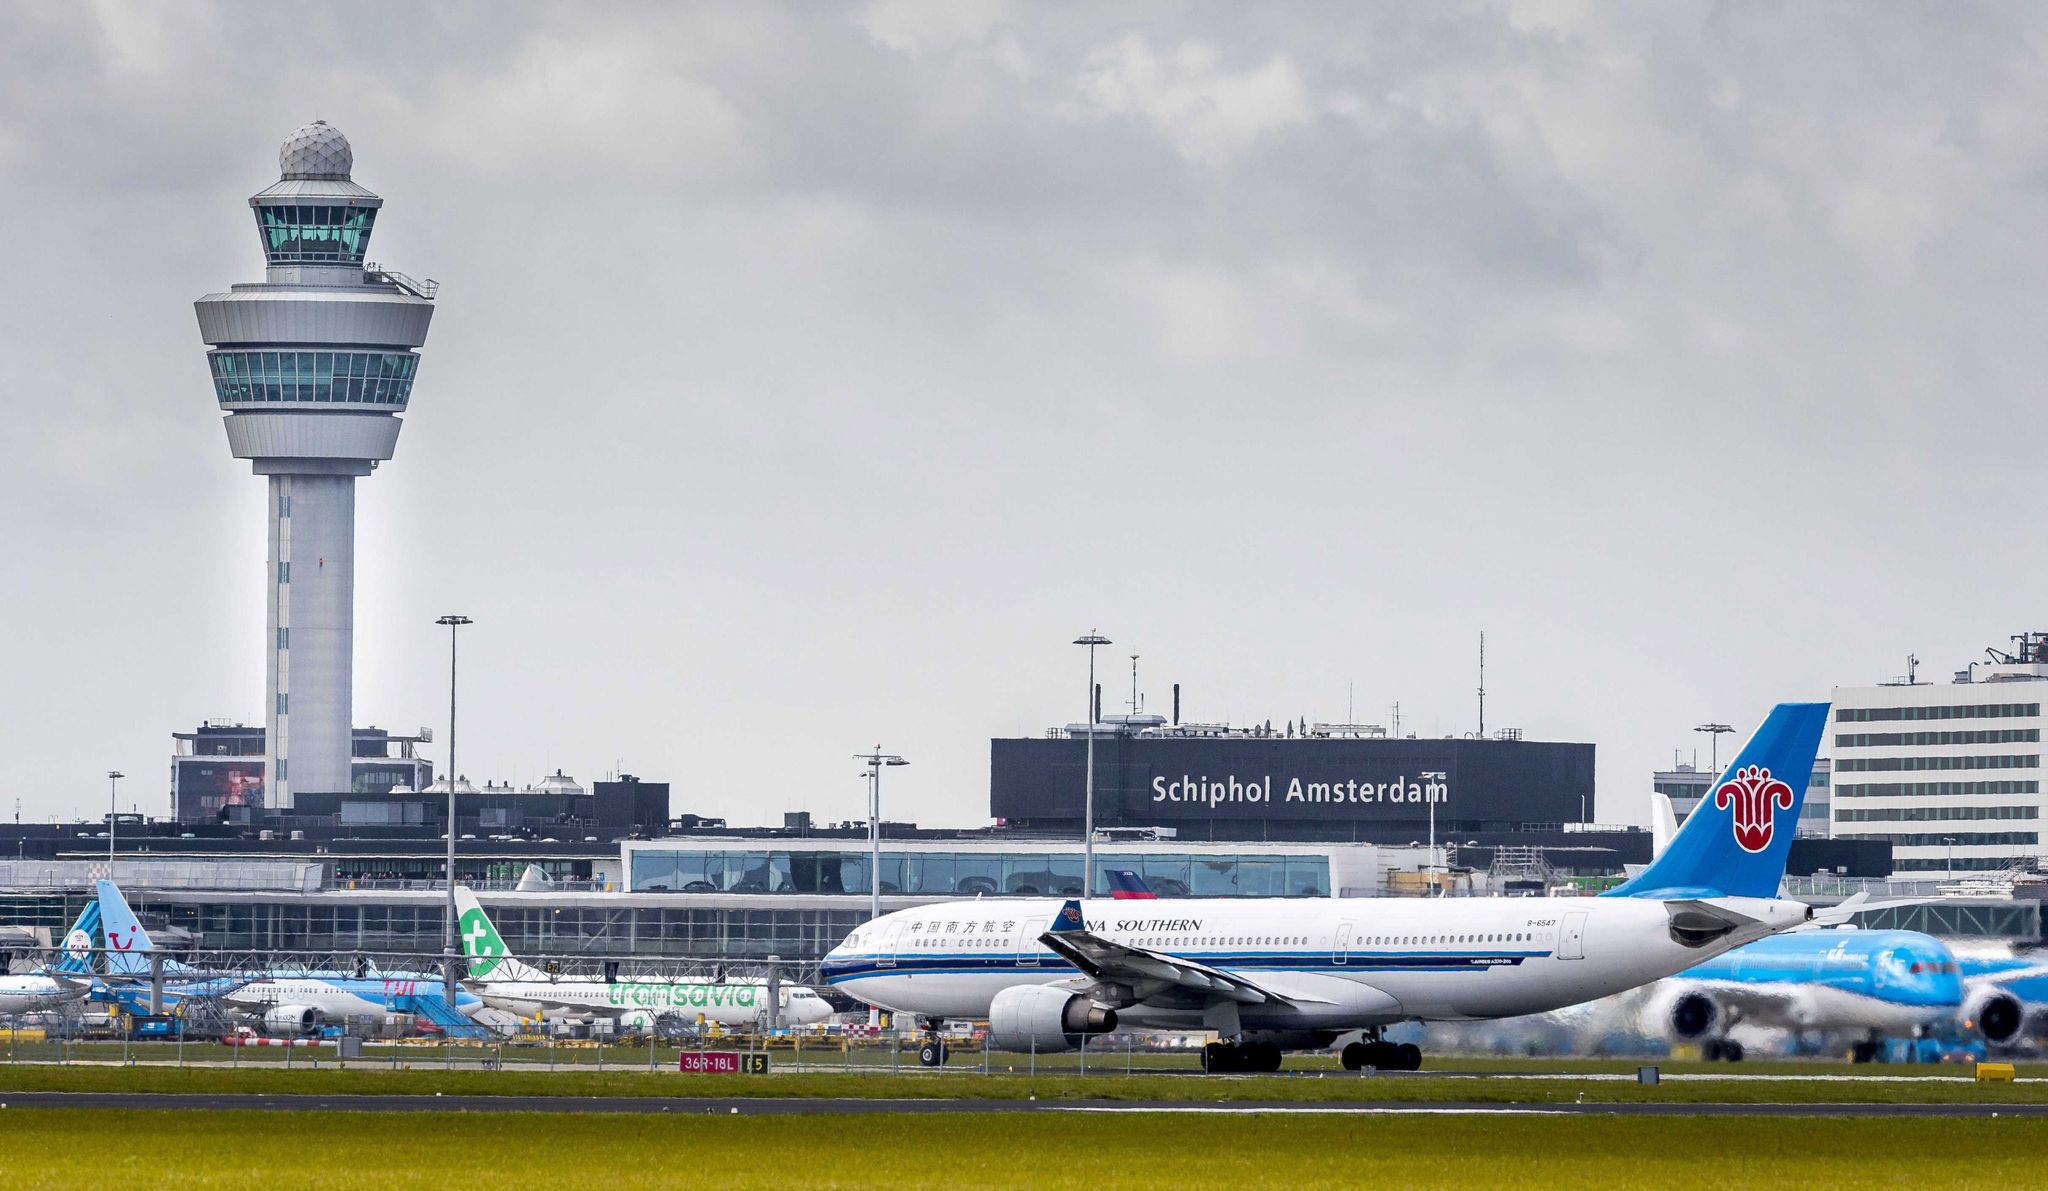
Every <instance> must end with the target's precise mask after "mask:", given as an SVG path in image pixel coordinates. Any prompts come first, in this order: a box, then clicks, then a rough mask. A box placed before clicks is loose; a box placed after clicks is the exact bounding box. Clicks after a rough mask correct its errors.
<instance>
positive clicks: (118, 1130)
mask: <svg viewBox="0 0 2048 1191" xmlns="http://www.w3.org/2000/svg"><path fill="white" fill-rule="evenodd" d="M0 1115H4V1117H5V1121H6V1126H5V1128H0V1170H5V1171H6V1172H7V1185H8V1186H9V1187H10V1188H43V1187H48V1188H61V1189H63V1191H72V1189H74V1188H77V1187H82V1186H101V1185H111V1186H123V1187H135V1186H165V1185H175V1186H179V1187H222V1188H232V1189H235V1191H241V1189H244V1188H247V1187H251V1186H259V1187H260V1186H278V1185H285V1186H293V1187H312V1188H320V1187H346V1188H357V1187H393V1188H402V1187H449V1186H458V1185H470V1184H473V1183H475V1182H476V1181H478V1180H479V1179H482V1180H484V1181H485V1182H487V1183H489V1182H502V1181H504V1180H507V1179H512V1180H518V1181H522V1182H531V1181H535V1180H549V1179H552V1180H554V1181H570V1182H575V1183H578V1184H591V1185H597V1186H602V1187H605V1188H607V1189H619V1188H638V1187H672V1186H675V1185H677V1184H678V1183H679V1182H715V1183H717V1184H718V1185H719V1186H721V1187H751V1186H773V1187H776V1188H792V1187H870V1186H895V1187H941V1186H942V1187H948V1188H957V1187H963V1186H1031V1187H1076V1188H1088V1189H1090V1191H1093V1189H1095V1188H1099V1187H1101V1186H1102V1185H1103V1182H1104V1180H1105V1179H1108V1180H1109V1181H1112V1182H1116V1181H1126V1182H1128V1181H1130V1180H1131V1178H1132V1177H1133V1175H1134V1174H1136V1175H1138V1176H1139V1177H1140V1178H1142V1179H1143V1180H1145V1181H1159V1180H1161V1179H1165V1180H1168V1181H1172V1182H1180V1183H1190V1184H1195V1185H1201V1186H1210V1185H1230V1186H1232V1187H1236V1188H1246V1187H1288V1188H1300V1187H1317V1186H1340V1185H1341V1186H1357V1185H1361V1184H1364V1185H1373V1184H1376V1183H1385V1184H1386V1185H1390V1186H1399V1187H1406V1188H1433V1187H1446V1188H1457V1189H1458V1191H1470V1188H1473V1187H1486V1188H1489V1189H1491V1191H1520V1189H1523V1188H1530V1189H1536V1188H1542V1189H1545V1191H1548V1189H1549V1188H1554V1187H1560V1186H1597V1187H1602V1188H1606V1189H1609V1191H1630V1189H1633V1188H1663V1187H1672V1186H1682V1185H1709V1186H1713V1187H1716V1188H1731V1189H1744V1188H1760V1189H1768V1191H1784V1188H1786V1187H1801V1186H1805V1187H1819V1186H1855V1187H1862V1188H1890V1187H1897V1188H1912V1189H1913V1191H1938V1189H1940V1188H1947V1187H1972V1188H1974V1187H1984V1186H2025V1185H2030V1184H2031V1183H2032V1182H2034V1181H2035V1179H2036V1177H2037V1176H2038V1173H2039V1159H2040V1154H2041V1152H2042V1147H2043V1144H2044V1141H2048V1125H2044V1124H2043V1123H2041V1122H2038V1121H2026V1120H1963V1121H1957V1120H1944V1121H1932V1120H1884V1121H1872V1120H1815V1119H1788V1120H1776V1119H1759V1118H1745V1119H1741V1120H1702V1119H1684V1118H1681V1119H1658V1120H1645V1119H1632V1118H1613V1117H1573V1118H1563V1119H1555V1118H1543V1119H1537V1118H1529V1117H1429V1118H1423V1119H1418V1118H1412V1117H1403V1118H1370V1119H1363V1120H1361V1119H1359V1118H1339V1117H1273V1116H1256V1115H1248V1116H1207V1115H1205V1116H1199V1117H1188V1116H1162V1115H1147V1114H1134V1115H1130V1116H1089V1115H1076V1116H1073V1117H1063V1118H1062V1119H1060V1120H1059V1121H1057V1122H1048V1121H1046V1120H1044V1119H1043V1118H1041V1117H1014V1116H968V1117H946V1118H943V1119H939V1118H932V1117H916V1118H907V1117H893V1116H863V1117H752V1116H739V1117H731V1116H714V1117H705V1116H679V1117H645V1116H639V1117H616V1116H602V1115H599V1116H580V1115H558V1116H547V1117H542V1116H537V1115H533V1114H526V1113H513V1114H506V1115H503V1116H497V1115H491V1116H478V1115H462V1114H452V1113H419V1114H404V1115H399V1116H392V1115H385V1114H371V1113H321V1114H319V1116H318V1117H317V1118H316V1117H313V1116H310V1115H308V1116H307V1117H305V1118H304V1119H303V1120H301V1119H298V1118H296V1117H295V1118H294V1119H293V1120H291V1121H289V1122H281V1121H279V1120H278V1118H277V1116H276V1115H275V1114H264V1113H251V1112H219V1113H204V1114H197V1113H176V1112H163V1111H126V1112H124V1111H117V1110H108V1111H97V1110H96V1111H63V1110H22V1109H14V1110H8V1111H7V1112H5V1113H4V1114H0ZM109 1139H115V1140H114V1143H113V1144H110V1142H109ZM1147 1172H1149V1173H1147Z"/></svg>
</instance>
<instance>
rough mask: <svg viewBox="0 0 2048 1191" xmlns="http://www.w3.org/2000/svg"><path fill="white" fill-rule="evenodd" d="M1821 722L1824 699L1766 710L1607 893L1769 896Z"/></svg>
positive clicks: (1781, 867) (1802, 798) (1802, 797)
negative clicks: (1694, 799)
mask: <svg viewBox="0 0 2048 1191" xmlns="http://www.w3.org/2000/svg"><path fill="white" fill-rule="evenodd" d="M1827 720H1828V705H1827V704H1825V703H1780V704H1778V705H1777V706H1776V707H1774V708H1772V709H1771V714H1770V717H1769V718H1768V719H1766V720H1764V723H1763V726H1762V727H1761V728H1758V729H1757V730H1756V735H1754V736H1752V737H1750V738H1749V743H1748V744H1745V745H1743V746H1742V751H1741V752H1739V753H1737V754H1736V755H1735V759H1734V760H1733V761H1731V762H1729V764H1728V769H1727V771H1726V772H1724V773H1723V774H1722V775H1721V780H1720V781H1717V782H1715V783H1714V787H1713V792H1712V793H1710V794H1708V795H1707V796H1706V797H1705V798H1702V799H1700V804H1699V806H1697V807H1695V808H1693V812H1692V814H1690V815H1688V816H1686V820H1685V825H1684V826H1682V827H1680V828H1679V829H1678V834H1677V835H1675V836H1673V837H1672V839H1671V845H1670V846H1669V847H1667V848H1665V849H1664V851H1663V853H1662V854H1661V855H1659V856H1658V857H1657V858H1656V859H1655V860H1653V861H1651V862H1650V866H1649V867H1648V868H1646V869H1644V870H1643V871H1642V872H1641V873H1639V874H1637V875H1636V877H1635V878H1634V879H1633V880H1631V881H1629V882H1628V883H1627V884H1625V885H1623V886H1621V887H1620V888H1618V889H1613V890H1610V891H1608V894H1607V896H1609V897H1655V898H1667V899H1668V898H1688V897H1776V896H1777V893H1778V885H1779V884H1780V883H1781V882H1782V881H1783V880H1784V879H1785V855H1786V853H1787V852H1789V851H1790V850H1791V848H1792V835H1793V832H1794V830H1795V829H1796V828H1797V827H1798V825H1799V808H1800V806H1801V805H1803V804H1804V803H1805V802H1806V782H1807V779H1808V778H1810V777H1812V776H1813V758H1814V755H1815V754H1816V753H1818V752H1819V751H1820V737H1821V732H1822V731H1823V730H1824V729H1825V728H1826V726H1827Z"/></svg>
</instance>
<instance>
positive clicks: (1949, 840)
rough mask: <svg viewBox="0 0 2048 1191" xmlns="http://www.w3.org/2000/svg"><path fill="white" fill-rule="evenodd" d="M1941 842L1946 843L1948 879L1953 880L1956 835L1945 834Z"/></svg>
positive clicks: (1954, 875)
mask: <svg viewBox="0 0 2048 1191" xmlns="http://www.w3.org/2000/svg"><path fill="white" fill-rule="evenodd" d="M1941 842H1942V843H1945V844H1947V845H1948V879H1949V880H1951V881H1953V880H1955V879H1956V837H1955V836H1952V835H1945V836H1942V837H1941Z"/></svg>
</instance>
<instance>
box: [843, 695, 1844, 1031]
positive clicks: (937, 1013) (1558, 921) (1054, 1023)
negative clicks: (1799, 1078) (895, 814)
mask: <svg viewBox="0 0 2048 1191" xmlns="http://www.w3.org/2000/svg"><path fill="white" fill-rule="evenodd" d="M1827 713H1828V708H1827V704H1825V703H1782V704H1779V705H1778V706H1777V707H1776V708H1775V709H1773V710H1772V712H1771V714H1770V717H1769V718H1768V719H1767V720H1765V721H1764V724H1763V726H1762V727H1760V728H1758V729H1757V732H1756V735H1755V736H1753V737H1751V738H1750V740H1749V743H1748V744H1746V745H1744V746H1743V749H1742V751H1741V752H1740V753H1739V754H1737V756H1736V757H1735V760H1734V762H1733V763H1731V764H1730V765H1729V767H1728V770H1727V772H1725V773H1723V774H1722V775H1721V780H1720V782H1719V783H1718V784H1717V785H1716V787H1715V792H1714V795H1713V797H1712V798H1709V799H1707V800H1705V801H1703V802H1702V803H1701V805H1700V808H1699V810H1697V811H1695V812H1694V813H1693V814H1692V815H1691V816H1690V817H1689V818H1688V819H1687V820H1686V822H1685V826H1684V827H1683V828H1682V829H1680V831H1679V832H1678V834H1677V836H1676V837H1675V838H1674V839H1673V840H1672V842H1671V846H1670V847H1668V848H1666V849H1665V850H1664V852H1663V854H1662V855H1660V856H1659V857H1657V858H1656V859H1655V860H1654V861H1652V862H1651V863H1650V865H1649V866H1648V867H1646V868H1645V869H1644V870H1643V871H1642V872H1641V873H1640V874H1638V875H1637V876H1636V877H1634V878H1633V879H1631V880H1629V881H1628V882H1627V883H1625V884H1623V885H1622V886H1620V887H1619V888H1616V889H1614V890H1611V891H1609V892H1608V893H1607V894H1605V895H1603V896H1601V897H1596V898H1447V899H1418V900H1407V899H1396V898H1326V899H1314V898H1311V899H1299V898H1297V899H1256V900H1254V899H1245V900H1242V901H1200V900H1185V899H1166V898H1159V899H1153V900H1137V901H1117V900H1112V899H1108V898H1103V899H1094V900H1090V901H1086V902H1083V901H1068V902H1065V903H1064V904H1060V903H1055V902H1050V901H1046V900H1022V899H993V898H989V899H978V900H975V901H971V902H970V901H960V902H952V903H944V904H939V905H932V906H920V907H917V908H915V909H910V910H899V911H897V912H895V913H893V914H885V915H883V916H882V917H880V918H877V919H875V920H874V921H873V922H870V923H867V924H866V925H864V926H862V927H861V928H859V929H858V930H856V931H854V932H853V933H852V934H850V935H848V936H847V938H846V940H845V941H844V942H842V943H841V944H840V945H839V946H838V947H836V948H834V949H833V950H832V952H831V954H830V955H828V956H826V958H825V963H824V972H825V976H826V979H827V980H829V981H831V982H832V983H833V984H836V985H838V986H839V987H840V988H841V989H843V990H844V991H846V992H847V993H848V994H850V995H852V996H855V997H858V998H860V999H861V1000H864V1001H866V1002H868V1003H869V1004H873V1005H879V1006H882V1007H883V1008H886V1009H890V1010H893V1011H895V1012H898V1013H910V1014H915V1015H916V1016H917V1017H919V1018H920V1019H923V1020H924V1021H925V1022H926V1024H927V1025H929V1026H932V1027H934V1028H935V1027H936V1026H938V1025H939V1024H941V1023H943V1022H944V1021H945V1020H946V1019H948V1018H954V1019H959V1018H965V1019H986V1020H987V1021H988V1023H989V1029H990V1032H991V1035H992V1037H993V1041H994V1043H995V1044H996V1045H997V1046H1001V1047H1005V1048H1009V1049H1017V1050H1023V1049H1038V1050H1060V1049H1070V1048H1072V1047H1075V1046H1077V1045H1079V1044H1080V1043H1081V1042H1082V1041H1083V1040H1084V1039H1085V1038H1086V1037H1087V1036H1088V1035H1091V1034H1101V1033H1106V1032H1108V1031H1110V1030H1114V1029H1115V1028H1116V1027H1117V1025H1118V1024H1119V1023H1127V1024H1131V1025H1138V1026H1145V1027H1152V1028H1164V1029H1211V1030H1215V1031H1216V1033H1217V1035H1218V1037H1219V1038H1220V1039H1221V1041H1219V1042H1215V1043H1211V1044H1210V1045H1209V1046H1208V1047H1207V1048H1206V1049H1205V1050H1204V1052H1203V1055H1202V1062H1203V1066H1204V1068H1205V1069H1207V1070H1210V1071H1232V1070H1264V1071H1274V1070H1278V1069H1279V1066H1280V1055H1281V1049H1282V1048H1283V1047H1287V1048H1292V1049H1308V1048H1324V1047H1328V1046H1330V1045H1332V1044H1334V1043H1335V1042H1336V1041H1337V1040H1338V1039H1339V1038H1341V1037H1343V1036H1344V1035H1346V1034H1349V1033H1353V1032H1362V1034H1361V1040H1360V1041H1356V1042H1352V1043H1350V1044H1349V1045H1347V1046H1345V1047H1344V1050H1343V1054H1342V1057H1343V1062H1344V1065H1345V1067H1347V1068H1349V1069H1353V1070H1356V1069H1359V1068H1363V1067H1367V1066H1371V1067H1378V1068H1382V1069H1389V1070H1410V1071H1413V1070H1417V1069H1419V1068H1420V1067H1421V1065H1422V1053H1421V1051H1420V1050H1419V1049H1418V1048H1417V1047H1415V1046H1414V1045H1413V1044H1401V1045H1395V1044H1392V1043H1388V1042H1386V1041H1384V1040H1383V1038H1382V1037H1381V1030H1382V1029H1383V1028H1384V1027H1386V1026H1388V1025H1392V1024H1394V1023H1396V1022H1402V1021H1469V1020H1475V1019H1483V1018H1497V1017H1513V1016H1517V1015H1520V1014H1525V1013H1543V1012H1547V1011H1549V1010H1552V1009H1557V1008H1559V1007H1561V1006H1565V1005H1572V1004H1577V1003H1579V1002H1582V1001H1590V1000H1593V999H1595V998H1598V997H1604V996H1608V995H1610V994H1613V993H1616V992H1620V991H1622V990H1624V989H1629V988H1635V987H1638V986H1640V985H1644V984H1648V983H1650V982H1651V981H1653V980H1659V979H1662V978H1664V977H1666V976H1670V975H1672V974H1674V973H1677V972H1681V971H1684V970H1685V969H1687V968H1690V967H1693V966H1695V965H1697V964H1699V963H1700V962H1701V961H1703V960H1705V959H1709V958H1712V957H1713V956H1716V955H1719V954H1721V953H1723V952H1726V951H1729V950H1732V949H1734V948H1736V947H1739V946H1741V945H1743V944H1744V943H1749V942H1753V941H1755V940H1757V939H1760V938H1763V937H1764V936H1766V935H1770V934H1773V933H1775V932H1777V931H1781V930H1785V929H1787V928H1789V927H1793V926H1797V925H1799V924H1801V923H1804V922H1806V921H1807V920H1808V919H1809V918H1810V917H1812V914H1813V911H1812V909H1811V908H1810V907H1809V906H1807V905H1806V904H1805V903H1804V902H1799V901H1791V900H1785V899H1781V898H1779V897H1778V896H1777V893H1778V886H1779V883H1780V882H1781V881H1782V880H1783V878H1784V875H1785V855H1786V853H1787V851H1788V850H1789V849H1790V848H1791V844H1792V833H1793V828H1794V825H1795V824H1796V823H1797V822H1798V820H1799V807H1800V804H1801V803H1802V802H1803V801H1804V800H1805V797H1806V781H1807V776H1808V774H1810V773H1811V772H1812V769H1813V758H1814V753H1815V751H1816V750H1817V749H1818V747H1819V744H1820V736H1821V730H1822V727H1823V726H1824V724H1825V723H1826V720H1827ZM920 1058H922V1059H925V1060H926V1061H928V1062H940V1061H943V1059H944V1051H943V1048H942V1047H940V1046H938V1045H928V1046H926V1047H924V1048H923V1049H922V1050H921V1051H920Z"/></svg>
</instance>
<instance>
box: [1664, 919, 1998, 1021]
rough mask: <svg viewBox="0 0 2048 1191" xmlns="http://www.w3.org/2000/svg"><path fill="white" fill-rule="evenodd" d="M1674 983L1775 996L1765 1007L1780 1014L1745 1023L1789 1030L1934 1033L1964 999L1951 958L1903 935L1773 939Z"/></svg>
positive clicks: (1807, 934)
mask: <svg viewBox="0 0 2048 1191" xmlns="http://www.w3.org/2000/svg"><path fill="white" fill-rule="evenodd" d="M1677 980H1679V981H1681V982H1682V981H1700V982H1703V983H1708V984H1720V985H1723V986H1735V988H1736V989H1738V990H1745V991H1752V992H1754V993H1756V994H1758V996H1759V998H1760V999H1761V998H1764V997H1776V998H1778V999H1777V1000H1776V1001H1775V1002H1772V1003H1775V1004H1778V1005H1782V1006H1783V1009H1782V1012H1781V1013H1778V1014H1773V1013H1769V1012H1758V1011H1755V1010H1752V1011H1751V1012H1749V1013H1747V1014H1746V1015H1745V1016H1746V1017H1748V1018H1749V1019H1751V1020H1755V1021H1757V1023H1758V1024H1761V1025H1775V1026H1783V1027H1789V1028H1795V1029H1823V1030H1825V1029H1849V1030H1853V1029H1870V1030H1892V1029H1899V1028H1903V1027H1908V1026H1926V1027H1939V1026H1944V1025H1946V1024H1948V1023H1950V1022H1953V1021H1954V1020H1955V1019H1956V1015H1957V1014H1958V1013H1959V1012H1960V1011H1961V1009H1962V1005H1963V999H1964V985H1963V977H1962V974H1961V971H1960V969H1959V968H1958V966H1957V963H1956V957H1955V954H1954V953H1953V952H1951V951H1950V950H1949V949H1948V947H1947V945H1946V944H1944V943H1942V941H1941V940H1939V939H1936V938H1934V937H1932V936H1931V935H1923V934H1921V933H1919V932H1918V931H1904V930H1819V931H1792V932H1789V933H1786V934H1780V935H1772V936H1770V937H1769V938H1765V939H1759V940H1757V941H1756V942H1754V943H1751V944H1748V945H1747V946H1744V947H1738V948H1736V949H1735V950H1733V951H1730V952H1728V953H1727V954H1725V955H1721V956H1717V957H1715V958H1714V959H1711V960H1709V961H1707V962H1706V963H1703V964H1700V965H1699V966H1697V967H1694V968H1690V969H1687V970H1686V971H1684V972H1682V973H1680V974H1679V976H1678V977H1677ZM1773 1017H1782V1020H1772V1018H1773Z"/></svg>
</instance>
